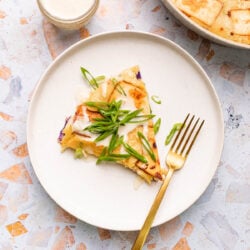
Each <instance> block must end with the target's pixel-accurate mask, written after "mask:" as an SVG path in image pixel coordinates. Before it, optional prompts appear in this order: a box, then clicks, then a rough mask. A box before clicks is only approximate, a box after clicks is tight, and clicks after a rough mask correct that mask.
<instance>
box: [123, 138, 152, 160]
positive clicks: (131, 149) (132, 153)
mask: <svg viewBox="0 0 250 250" xmlns="http://www.w3.org/2000/svg"><path fill="white" fill-rule="evenodd" d="M123 146H124V148H125V150H126V151H127V153H129V154H130V155H132V156H134V157H135V158H136V159H138V160H139V161H141V162H143V163H147V162H148V161H147V159H146V158H145V157H144V156H143V155H141V154H139V153H138V152H137V151H136V150H135V149H133V148H132V147H131V146H129V145H128V144H127V143H125V142H124V143H123Z"/></svg>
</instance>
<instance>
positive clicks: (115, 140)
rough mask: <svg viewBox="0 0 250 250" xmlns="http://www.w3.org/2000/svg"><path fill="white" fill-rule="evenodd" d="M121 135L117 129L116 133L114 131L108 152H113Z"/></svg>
mask: <svg viewBox="0 0 250 250" xmlns="http://www.w3.org/2000/svg"><path fill="white" fill-rule="evenodd" d="M118 137H119V135H117V131H116V133H114V134H113V135H112V137H111V140H110V142H109V146H108V153H109V154H111V152H113V150H114V149H115V145H116V142H117V140H118Z"/></svg>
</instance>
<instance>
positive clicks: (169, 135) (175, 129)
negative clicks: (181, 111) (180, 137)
mask: <svg viewBox="0 0 250 250" xmlns="http://www.w3.org/2000/svg"><path fill="white" fill-rule="evenodd" d="M182 126H183V123H175V124H174V125H173V127H172V129H171V130H170V132H169V134H168V136H167V137H166V140H165V145H168V144H169V143H170V142H171V140H172V138H173V137H174V134H175V133H176V132H177V131H178V130H180V129H181V128H182Z"/></svg>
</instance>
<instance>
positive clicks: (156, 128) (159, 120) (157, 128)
mask: <svg viewBox="0 0 250 250" xmlns="http://www.w3.org/2000/svg"><path fill="white" fill-rule="evenodd" d="M160 126H161V118H159V119H158V120H157V121H156V122H155V124H154V133H155V135H156V134H157V133H158V131H159V129H160Z"/></svg>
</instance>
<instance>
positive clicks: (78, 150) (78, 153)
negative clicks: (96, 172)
mask: <svg viewBox="0 0 250 250" xmlns="http://www.w3.org/2000/svg"><path fill="white" fill-rule="evenodd" d="M74 156H75V158H76V159H80V158H82V157H83V152H82V148H76V149H75V154H74Z"/></svg>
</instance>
